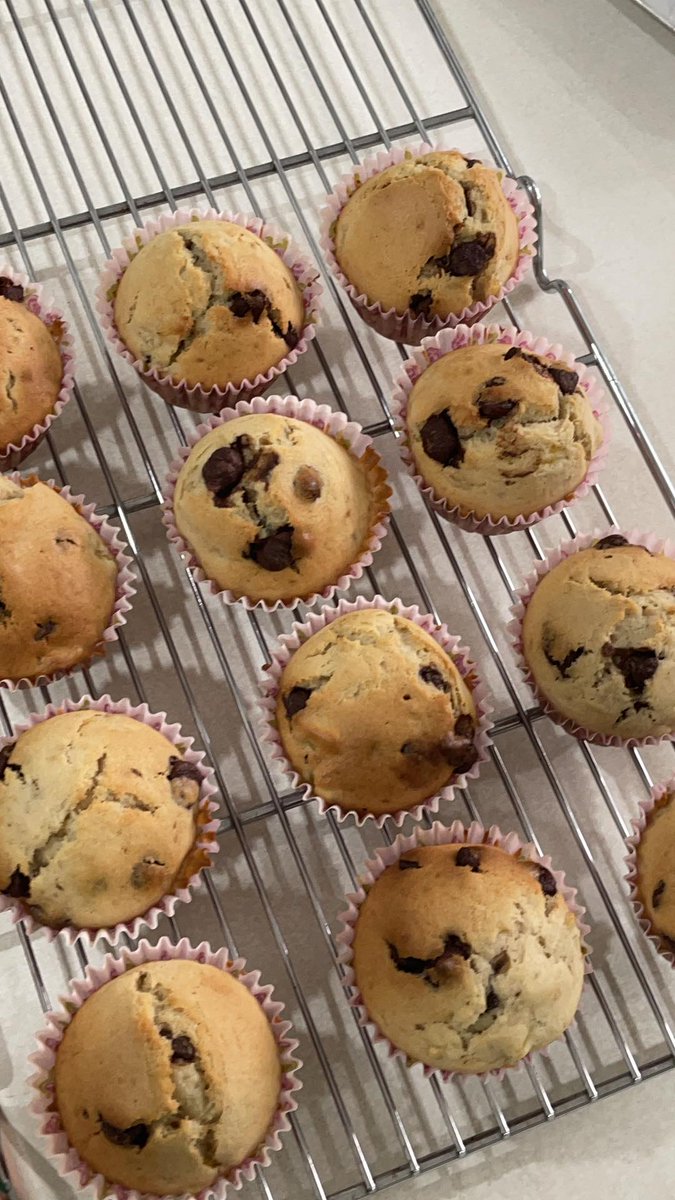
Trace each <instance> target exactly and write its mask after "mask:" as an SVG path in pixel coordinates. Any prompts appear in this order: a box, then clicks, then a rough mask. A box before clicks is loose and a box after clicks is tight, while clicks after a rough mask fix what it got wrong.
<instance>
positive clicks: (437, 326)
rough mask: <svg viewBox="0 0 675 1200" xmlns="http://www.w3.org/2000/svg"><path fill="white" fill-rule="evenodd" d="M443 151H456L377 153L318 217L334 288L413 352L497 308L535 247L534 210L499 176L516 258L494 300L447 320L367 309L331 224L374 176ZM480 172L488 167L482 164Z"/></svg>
mask: <svg viewBox="0 0 675 1200" xmlns="http://www.w3.org/2000/svg"><path fill="white" fill-rule="evenodd" d="M449 149H456V147H449V146H443V145H440V144H439V145H437V146H431V145H430V144H429V143H428V142H421V143H420V144H419V145H416V146H397V147H396V148H393V149H391V150H380V151H378V153H377V154H373V155H370V156H368V157H367V158H364V160H363V162H362V163H359V165H358V166H357V167H355V168H354V169H353V170H352V171H349V172H348V173H347V174H346V175H343V176H342V177H341V178H340V179H339V181H338V182H337V184H336V185H335V187H334V189H333V191H332V192H331V193H330V194H329V196H328V197H327V200H326V203H325V205H324V207H323V208H322V209H321V214H320V216H321V248H322V250H323V252H324V256H325V259H326V262H327V264H328V267H329V269H330V271H331V272H332V274H333V275H334V276H335V278H336V279H337V281H338V283H339V284H340V286H341V287H343V288H344V290H345V291H346V293H347V295H348V296H349V299H350V301H351V303H352V305H353V306H354V308H355V309H356V311H357V312H358V314H359V316H360V317H361V318H362V320H364V321H365V322H366V324H367V325H370V326H371V327H372V328H373V329H375V330H376V331H377V333H380V334H382V336H383V337H388V338H393V340H394V341H397V342H407V343H408V344H409V345H414V346H418V345H419V344H420V342H421V341H422V338H425V337H428V336H433V335H434V334H436V333H438V332H439V330H441V329H447V328H452V327H454V326H455V325H459V324H465V325H467V324H469V325H470V324H472V323H473V322H474V321H477V320H478V319H479V318H480V317H482V316H483V314H484V313H486V312H488V311H489V310H490V309H491V308H494V306H495V304H499V301H500V300H503V299H504V297H505V296H508V294H509V293H510V292H512V291H513V289H514V288H515V287H517V285H518V284H519V283H520V282H521V281H522V280H523V279H524V278H525V276H526V274H527V272H528V271H529V269H530V267H531V265H532V258H533V255H534V246H535V243H536V241H537V226H536V221H535V217H534V209H533V207H532V205H531V204H530V201H529V199H528V196H527V193H526V192H525V191H524V190H523V189H522V188H521V187H519V186H518V184H517V182H516V180H515V179H511V178H510V176H508V175H506V176H503V178H502V181H501V183H502V189H503V191H504V195H505V196H506V199H507V200H508V202H509V204H510V206H511V208H512V209H513V211H514V213H515V214H516V217H517V220H518V243H519V255H518V262H517V263H516V266H515V269H514V272H513V274H512V275H511V277H510V279H507V281H506V283H505V284H504V285H503V287H501V288H500V289H499V292H498V293H497V294H496V295H495V296H490V298H489V299H488V300H476V302H475V303H474V304H472V305H471V306H470V307H468V308H463V309H462V311H461V312H459V313H451V314H450V315H449V316H447V317H438V316H435V317H432V318H431V319H429V318H427V317H425V316H423V314H421V313H420V314H418V315H415V314H414V313H413V312H412V311H411V310H410V309H406V311H405V312H402V313H400V312H397V311H396V309H394V308H389V309H387V310H386V312H385V311H384V309H383V308H382V305H381V304H378V303H376V304H371V303H370V302H369V301H368V298H367V296H365V295H364V293H363V292H359V291H358V290H357V289H356V288H355V287H354V285H353V284H351V283H350V282H349V280H348V278H347V276H346V275H345V274H344V272H343V270H342V268H341V267H340V264H339V262H338V261H337V258H336V257H335V240H334V229H335V222H336V221H337V218H338V217H339V215H340V213H341V212H342V209H343V208H344V207H345V204H346V203H347V201H348V200H349V198H350V197H351V196H352V195H353V194H354V192H356V191H357V190H358V188H359V187H361V184H363V183H365V181H366V180H367V179H370V178H371V177H372V176H373V175H379V174H380V173H381V172H382V171H385V170H386V169H387V167H393V166H396V165H397V164H398V163H400V162H403V161H404V159H406V158H417V157H419V156H420V155H422V154H429V153H430V152H431V151H433V150H449ZM457 153H458V154H461V155H462V156H463V157H466V152H465V151H464V150H458V151H457ZM469 157H471V158H475V159H476V160H477V161H479V162H482V161H484V160H483V159H481V156H480V155H479V154H471V155H470V156H469ZM485 166H492V163H490V162H485ZM494 169H495V170H497V169H498V168H496V167H495V168H494Z"/></svg>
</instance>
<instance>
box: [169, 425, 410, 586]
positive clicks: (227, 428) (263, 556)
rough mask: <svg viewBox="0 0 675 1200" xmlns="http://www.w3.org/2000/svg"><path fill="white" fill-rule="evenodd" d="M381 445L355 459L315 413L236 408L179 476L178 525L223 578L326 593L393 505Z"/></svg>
mask: <svg viewBox="0 0 675 1200" xmlns="http://www.w3.org/2000/svg"><path fill="white" fill-rule="evenodd" d="M385 480H386V474H385V471H384V469H383V468H382V467H380V466H379V459H378V457H377V455H376V454H375V452H374V451H373V450H372V449H369V450H366V452H365V454H364V455H362V457H361V458H360V459H357V458H355V457H354V456H353V455H352V454H351V453H350V452H349V450H348V449H347V448H346V447H345V446H343V445H341V443H340V442H339V441H337V440H336V439H335V438H333V437H331V436H330V435H329V434H327V433H324V432H323V430H321V429H318V428H317V427H316V426H314V425H310V424H309V423H308V422H307V421H298V420H296V419H295V418H293V417H285V416H280V415H278V414H277V413H256V414H253V413H251V414H248V415H245V416H242V417H236V418H235V419H234V420H232V421H227V422H225V423H224V424H222V425H218V426H217V427H216V428H215V429H213V430H211V432H210V433H207V434H206V436H205V437H203V438H202V439H201V441H199V442H197V444H196V446H194V448H193V450H192V452H191V454H190V455H189V457H188V458H187V460H186V462H185V464H184V465H183V468H182V470H181V472H180V474H179V476H178V479H177V481H176V489H175V495H174V514H175V521H176V526H177V529H178V531H179V533H180V534H181V536H182V537H184V538H185V540H186V542H188V543H189V545H190V547H191V549H192V550H193V551H194V554H195V556H196V558H198V559H199V562H200V564H201V566H202V568H203V569H204V571H205V573H206V574H207V575H208V576H209V578H210V579H212V580H213V581H214V582H215V583H216V584H217V585H218V586H219V587H221V588H227V589H229V590H230V591H232V592H234V594H235V596H237V597H241V596H246V597H249V598H250V599H252V600H267V601H274V600H285V601H286V600H293V599H295V598H296V597H307V596H310V595H312V593H314V592H321V591H323V589H324V588H325V587H327V586H328V585H329V584H332V583H335V582H336V580H337V579H338V578H339V577H340V576H341V575H342V574H343V573H344V572H345V571H347V570H348V569H349V567H350V566H351V565H352V564H353V563H355V562H356V561H357V560H358V558H359V557H360V556H361V554H362V553H363V551H364V550H365V547H366V544H367V541H368V537H369V534H370V532H371V530H372V528H373V526H374V525H375V524H376V522H377V521H379V520H380V519H381V517H382V516H383V515H384V513H385V512H388V509H389V505H388V497H389V495H390V491H389V488H388V487H386V485H385Z"/></svg>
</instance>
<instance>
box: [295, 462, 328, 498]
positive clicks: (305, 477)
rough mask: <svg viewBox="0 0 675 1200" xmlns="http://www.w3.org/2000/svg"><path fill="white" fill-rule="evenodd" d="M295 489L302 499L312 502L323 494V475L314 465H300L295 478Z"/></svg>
mask: <svg viewBox="0 0 675 1200" xmlns="http://www.w3.org/2000/svg"><path fill="white" fill-rule="evenodd" d="M293 491H294V492H295V494H296V496H298V497H299V498H300V500H307V501H308V502H309V503H312V502H313V501H314V500H318V499H319V496H320V495H321V476H320V475H319V472H318V471H317V470H316V469H315V468H314V467H299V468H298V470H297V471H296V472H295V478H294V479H293Z"/></svg>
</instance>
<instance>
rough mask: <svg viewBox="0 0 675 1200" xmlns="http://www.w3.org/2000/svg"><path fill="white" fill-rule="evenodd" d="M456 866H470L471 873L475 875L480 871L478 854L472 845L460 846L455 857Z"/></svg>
mask: <svg viewBox="0 0 675 1200" xmlns="http://www.w3.org/2000/svg"><path fill="white" fill-rule="evenodd" d="M455 866H456V867H471V873H472V874H473V875H477V874H478V873H479V872H480V854H479V853H478V851H477V850H474V848H473V846H460V848H459V850H458V851H457V857H456V858H455Z"/></svg>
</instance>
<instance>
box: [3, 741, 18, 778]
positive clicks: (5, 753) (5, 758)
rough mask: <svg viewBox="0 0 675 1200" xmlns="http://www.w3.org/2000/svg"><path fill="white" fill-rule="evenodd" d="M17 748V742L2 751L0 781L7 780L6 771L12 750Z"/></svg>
mask: <svg viewBox="0 0 675 1200" xmlns="http://www.w3.org/2000/svg"><path fill="white" fill-rule="evenodd" d="M15 746H16V742H10V744H9V745H8V746H5V747H4V748H3V749H2V750H0V781H2V780H3V779H4V778H5V771H6V770H7V764H8V762H9V759H10V755H11V753H12V750H13V749H14V747H15Z"/></svg>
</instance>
